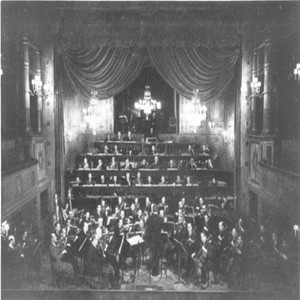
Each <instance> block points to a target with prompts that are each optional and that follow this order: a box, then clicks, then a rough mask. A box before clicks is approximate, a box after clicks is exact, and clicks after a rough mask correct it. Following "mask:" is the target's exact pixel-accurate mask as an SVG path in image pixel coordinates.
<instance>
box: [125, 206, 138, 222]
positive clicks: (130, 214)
mask: <svg viewBox="0 0 300 300" xmlns="http://www.w3.org/2000/svg"><path fill="white" fill-rule="evenodd" d="M136 213H137V210H136V208H135V204H134V203H131V205H130V209H129V211H128V214H127V218H128V219H129V221H130V223H132V219H133V217H134V216H135V215H136Z"/></svg>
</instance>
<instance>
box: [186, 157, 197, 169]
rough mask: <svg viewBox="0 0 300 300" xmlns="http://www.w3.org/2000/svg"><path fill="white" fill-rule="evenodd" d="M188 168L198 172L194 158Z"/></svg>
mask: <svg viewBox="0 0 300 300" xmlns="http://www.w3.org/2000/svg"><path fill="white" fill-rule="evenodd" d="M187 168H188V169H189V170H196V169H197V164H196V163H195V161H194V158H193V157H192V158H191V159H190V161H189V163H188V165H187Z"/></svg>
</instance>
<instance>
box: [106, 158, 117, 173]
mask: <svg viewBox="0 0 300 300" xmlns="http://www.w3.org/2000/svg"><path fill="white" fill-rule="evenodd" d="M118 169H119V164H118V163H117V162H116V158H115V157H114V156H113V157H112V158H111V162H110V164H109V165H108V166H107V170H118Z"/></svg>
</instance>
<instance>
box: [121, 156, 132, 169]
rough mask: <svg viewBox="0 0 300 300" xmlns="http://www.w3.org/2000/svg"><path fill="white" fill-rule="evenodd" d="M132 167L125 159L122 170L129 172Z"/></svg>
mask: <svg viewBox="0 0 300 300" xmlns="http://www.w3.org/2000/svg"><path fill="white" fill-rule="evenodd" d="M131 168H132V166H131V163H130V162H129V159H128V158H126V160H125V165H124V167H123V169H124V170H131Z"/></svg>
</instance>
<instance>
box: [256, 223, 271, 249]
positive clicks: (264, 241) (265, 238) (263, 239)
mask: <svg viewBox="0 0 300 300" xmlns="http://www.w3.org/2000/svg"><path fill="white" fill-rule="evenodd" d="M258 246H259V248H260V250H262V251H263V252H264V253H265V252H266V251H267V250H268V249H269V248H270V237H269V234H268V232H267V230H266V228H265V226H264V225H263V224H262V225H260V228H259V242H258Z"/></svg>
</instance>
